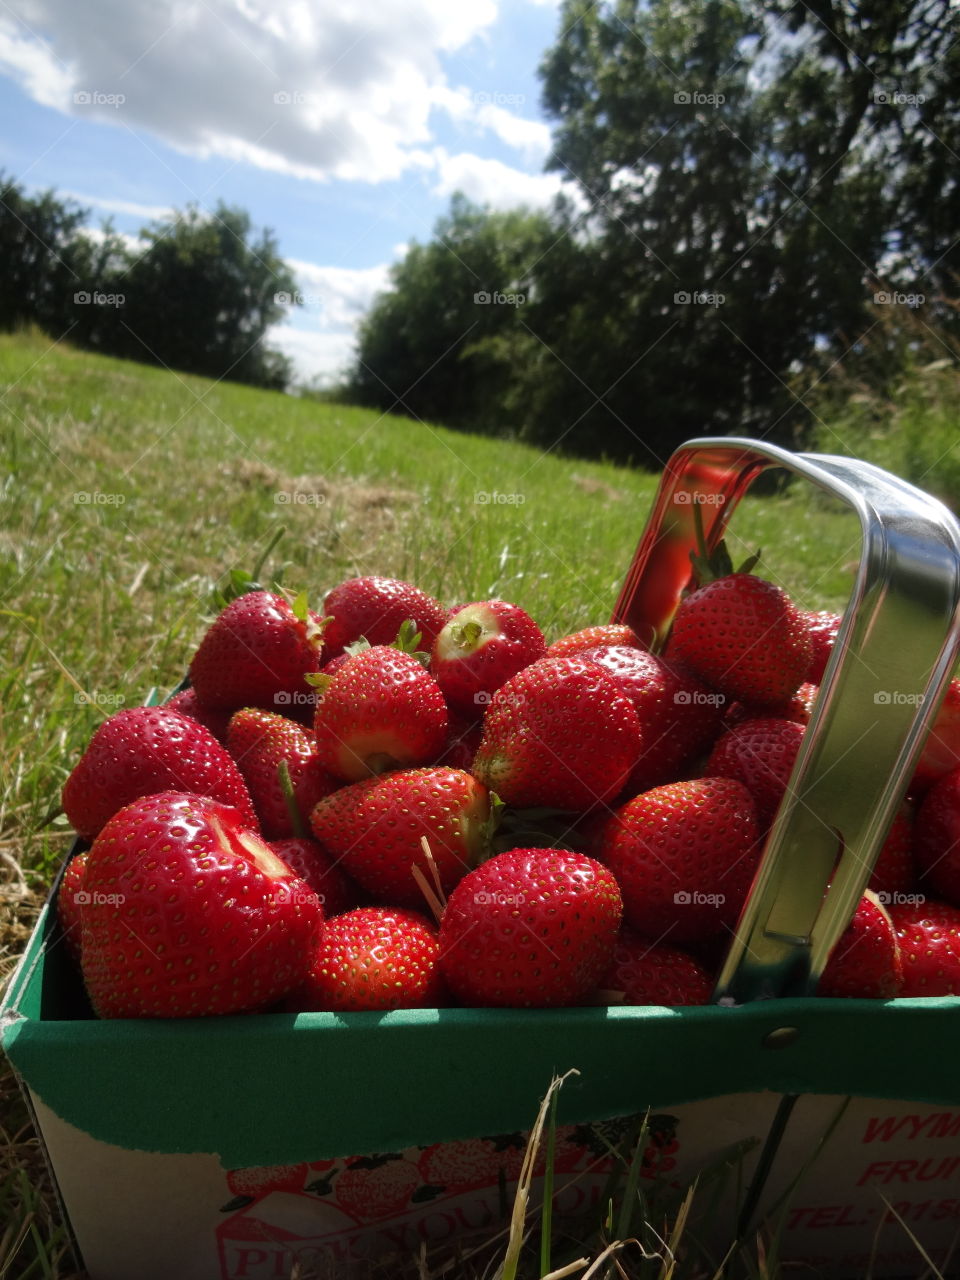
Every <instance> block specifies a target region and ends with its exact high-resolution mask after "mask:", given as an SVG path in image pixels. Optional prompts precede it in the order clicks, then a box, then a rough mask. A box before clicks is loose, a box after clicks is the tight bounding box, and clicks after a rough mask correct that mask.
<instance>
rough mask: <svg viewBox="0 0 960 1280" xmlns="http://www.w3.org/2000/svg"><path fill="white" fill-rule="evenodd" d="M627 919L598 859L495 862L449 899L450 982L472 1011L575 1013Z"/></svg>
mask: <svg viewBox="0 0 960 1280" xmlns="http://www.w3.org/2000/svg"><path fill="white" fill-rule="evenodd" d="M551 661H553V659H551ZM558 661H566V659H558ZM621 917H622V905H621V902H620V891H619V889H618V888H617V882H616V881H615V880H614V878H613V876H612V875H611V874H610V872H609V871H608V870H607V868H606V867H602V866H601V865H600V864H599V863H598V862H595V861H594V860H593V859H592V858H587V857H585V856H584V855H583V854H582V853H570V852H568V851H567V850H564V849H513V850H511V851H510V852H509V853H501V854H498V855H497V856H496V857H494V858H491V859H490V860H489V861H488V862H485V863H483V865H482V866H479V867H477V868H476V869H475V870H474V871H471V872H470V873H469V874H468V875H466V876H464V878H463V879H462V880H461V881H460V883H459V884H458V885H457V887H456V888H455V889H454V891H453V893H452V894H451V895H450V899H449V901H448V902H447V907H446V910H445V911H444V913H443V919H442V921H441V923H440V950H441V957H440V966H441V969H442V971H443V976H444V979H445V980H446V982H447V985H448V986H449V987H450V989H451V990H452V991H453V993H454V995H455V996H457V998H458V999H459V1000H461V1001H462V1002H463V1003H464V1004H466V1005H490V1006H511V1007H527V1006H532V1007H534V1008H538V1009H540V1008H543V1009H545V1008H550V1007H554V1006H558V1005H573V1004H577V1003H579V1002H580V1001H582V1000H584V999H585V997H586V996H587V995H588V994H589V992H590V991H591V990H592V989H593V988H594V987H595V986H596V984H597V982H598V981H599V979H600V977H601V975H602V974H603V972H604V970H605V969H606V967H607V965H608V964H609V963H610V957H611V955H612V954H613V948H614V944H615V942H616V938H617V933H618V931H619V928H620V921H621Z"/></svg>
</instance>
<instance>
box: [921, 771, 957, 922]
mask: <svg viewBox="0 0 960 1280" xmlns="http://www.w3.org/2000/svg"><path fill="white" fill-rule="evenodd" d="M913 852H914V857H915V860H916V866H917V874H918V877H919V882H920V884H921V886H926V887H928V888H929V891H930V892H931V893H933V894H935V895H936V896H937V897H938V898H943V899H944V901H946V902H949V903H951V904H952V905H953V906H955V907H960V768H956V769H953V770H951V772H950V773H948V774H945V775H944V777H942V778H940V779H939V780H938V781H937V782H935V783H934V784H933V786H932V787H930V789H929V790H928V791H927V793H926V795H925V796H924V797H923V800H922V801H921V803H920V808H919V809H918V810H917V819H916V823H915V825H914V832H913Z"/></svg>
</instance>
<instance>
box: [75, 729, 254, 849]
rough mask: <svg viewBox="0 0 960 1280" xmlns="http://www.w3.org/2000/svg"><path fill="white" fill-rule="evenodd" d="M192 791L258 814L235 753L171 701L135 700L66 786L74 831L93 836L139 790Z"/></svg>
mask: <svg viewBox="0 0 960 1280" xmlns="http://www.w3.org/2000/svg"><path fill="white" fill-rule="evenodd" d="M158 791H189V792H191V793H193V794H195V795H200V796H210V797H211V799H213V800H220V801H222V802H223V803H224V804H229V805H233V806H234V807H235V808H237V809H239V811H240V813H241V816H242V817H243V820H244V825H245V826H249V827H253V828H254V829H256V826H257V820H256V817H255V815H254V810H253V804H252V802H251V800H250V795H249V793H248V791H247V787H246V783H245V782H244V781H243V778H242V777H241V774H240V771H239V769H238V768H237V766H236V765H235V764H234V762H233V758H232V757H231V756H230V755H229V754H228V753H227V751H226V750H225V749H224V748H223V747H222V746H221V745H220V743H219V742H217V740H216V738H214V736H213V734H212V733H211V732H210V731H209V729H205V728H204V727H203V725H202V724H198V723H197V721H196V720H190V719H188V717H187V716H182V715H180V714H179V713H178V712H176V711H168V710H167V709H166V707H130V708H128V709H127V710H126V711H117V712H116V713H115V714H114V715H112V716H109V717H108V718H107V719H106V720H104V722H103V724H102V725H100V727H99V729H97V731H96V733H95V734H94V735H93V737H92V738H91V739H90V745H89V746H88V747H87V749H86V751H85V752H84V753H83V755H82V756H81V757H80V760H79V761H78V763H77V764H76V765H75V766H74V770H73V772H72V773H71V774H70V777H69V778H68V779H67V781H66V784H65V785H64V788H63V807H64V810H65V811H66V815H67V817H68V818H69V819H70V822H71V823H72V825H73V828H74V830H75V831H76V833H77V834H78V835H79V836H82V837H83V839H84V840H92V839H93V838H94V836H95V835H96V834H97V832H98V831H100V829H101V828H102V827H103V824H104V823H105V822H106V821H107V819H108V818H111V817H113V815H114V814H115V813H116V812H117V810H118V809H122V808H123V806H124V805H126V804H129V803H130V802H131V801H132V800H137V799H139V797H140V796H147V795H152V794H154V793H156V792H158Z"/></svg>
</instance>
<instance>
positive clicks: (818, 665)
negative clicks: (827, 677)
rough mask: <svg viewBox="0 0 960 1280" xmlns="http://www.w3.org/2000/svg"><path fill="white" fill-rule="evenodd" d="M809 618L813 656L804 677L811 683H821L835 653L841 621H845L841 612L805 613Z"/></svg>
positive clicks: (808, 627)
mask: <svg viewBox="0 0 960 1280" xmlns="http://www.w3.org/2000/svg"><path fill="white" fill-rule="evenodd" d="M803 616H804V617H805V618H806V620H807V629H808V631H809V632H810V641H811V644H812V656H811V658H810V665H809V666H808V667H807V674H806V676H805V677H804V679H805V680H807V681H808V682H809V683H810V684H820V682H821V681H822V680H823V673H824V671H825V670H826V666H827V662H828V661H829V659H830V655H831V653H833V646H834V645H835V644H836V641H837V632H838V631H839V630H840V623H841V622H842V621H843V618H842V616H841V615H840V614H839V613H813V612H810V613H804V615H803Z"/></svg>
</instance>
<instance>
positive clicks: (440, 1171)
mask: <svg viewBox="0 0 960 1280" xmlns="http://www.w3.org/2000/svg"><path fill="white" fill-rule="evenodd" d="M526 1150H527V1144H526V1142H525V1141H524V1138H523V1135H521V1134H519V1133H514V1134H507V1135H505V1137H503V1138H500V1139H496V1138H463V1139H460V1140H459V1141H456V1142H436V1143H434V1145H433V1146H432V1147H425V1148H424V1149H423V1151H422V1152H421V1154H420V1158H419V1160H418V1161H417V1164H418V1165H419V1168H420V1172H421V1174H422V1175H423V1180H424V1182H425V1183H427V1185H428V1186H431V1187H437V1188H442V1189H443V1190H444V1191H450V1192H461V1191H469V1190H471V1189H472V1188H474V1187H495V1186H496V1185H497V1183H498V1182H499V1179H500V1173H501V1171H502V1172H503V1175H504V1177H505V1178H506V1180H507V1181H508V1182H514V1181H516V1179H517V1177H518V1176H519V1173H520V1169H521V1167H522V1165H523V1160H524V1156H525V1154H526ZM540 1161H541V1162H543V1163H545V1160H544V1149H543V1147H541V1152H540ZM535 1172H536V1170H535Z"/></svg>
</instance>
